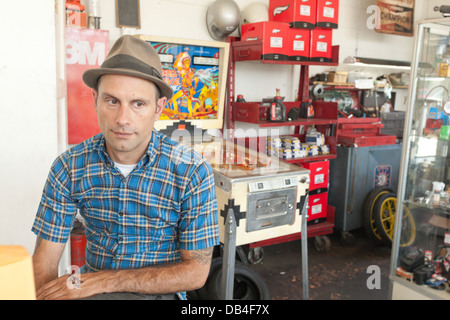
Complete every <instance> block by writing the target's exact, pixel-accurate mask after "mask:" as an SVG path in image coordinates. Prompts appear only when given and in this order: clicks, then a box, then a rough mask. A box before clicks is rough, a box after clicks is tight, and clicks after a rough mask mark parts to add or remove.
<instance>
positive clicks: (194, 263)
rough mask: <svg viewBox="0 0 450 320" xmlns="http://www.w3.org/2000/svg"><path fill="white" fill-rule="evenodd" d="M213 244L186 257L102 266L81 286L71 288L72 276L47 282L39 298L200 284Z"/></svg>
mask: <svg viewBox="0 0 450 320" xmlns="http://www.w3.org/2000/svg"><path fill="white" fill-rule="evenodd" d="M211 253H212V248H207V249H203V250H196V251H192V252H184V254H183V253H182V261H181V262H179V263H174V264H170V265H161V266H152V267H144V268H140V269H125V270H123V269H122V270H102V271H97V272H92V273H83V274H78V275H73V276H72V277H77V276H79V277H80V279H79V281H75V282H76V283H77V282H78V283H79V287H77V288H75V289H74V288H72V289H71V288H69V287H68V286H67V283H68V281H71V279H70V277H69V276H64V277H61V278H58V279H56V280H54V281H52V282H50V283H48V284H46V285H44V286H43V287H42V288H41V290H40V291H39V292H38V298H39V299H80V298H85V297H90V296H93V295H97V294H102V293H112V292H135V293H142V294H166V293H176V292H180V291H188V290H193V289H197V288H200V287H201V286H203V284H204V283H205V281H206V278H207V277H208V273H209V266H210V262H211Z"/></svg>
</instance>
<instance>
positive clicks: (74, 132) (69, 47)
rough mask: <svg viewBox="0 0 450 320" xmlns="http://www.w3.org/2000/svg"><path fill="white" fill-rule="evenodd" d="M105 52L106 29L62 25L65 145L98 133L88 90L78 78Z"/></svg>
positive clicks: (98, 61)
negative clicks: (64, 73) (63, 39)
mask: <svg viewBox="0 0 450 320" xmlns="http://www.w3.org/2000/svg"><path fill="white" fill-rule="evenodd" d="M108 51H109V31H107V30H94V29H81V28H66V73H67V120H68V131H69V132H68V134H69V141H68V142H69V144H78V143H80V142H83V141H84V140H86V139H88V138H90V137H92V136H93V135H96V134H97V133H99V132H100V129H99V126H98V123H97V114H96V112H95V109H94V100H93V99H92V92H91V89H90V88H89V87H88V86H86V84H85V83H84V82H83V80H82V78H81V77H82V75H83V72H84V71H85V70H88V69H93V68H98V67H99V66H100V65H101V64H102V63H103V61H104V60H105V57H106V55H107V54H108Z"/></svg>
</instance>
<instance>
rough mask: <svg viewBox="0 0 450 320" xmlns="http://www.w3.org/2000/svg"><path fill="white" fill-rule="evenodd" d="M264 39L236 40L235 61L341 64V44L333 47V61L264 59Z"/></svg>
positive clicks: (234, 43) (319, 64) (234, 47)
mask: <svg viewBox="0 0 450 320" xmlns="http://www.w3.org/2000/svg"><path fill="white" fill-rule="evenodd" d="M262 50H263V40H262V39H259V40H249V41H234V42H233V45H232V53H233V59H234V61H259V62H261V63H265V64H287V65H304V66H337V65H339V46H333V47H332V58H331V62H318V61H290V60H289V61H284V60H262V59H261V56H262Z"/></svg>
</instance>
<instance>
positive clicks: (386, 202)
mask: <svg viewBox="0 0 450 320" xmlns="http://www.w3.org/2000/svg"><path fill="white" fill-rule="evenodd" d="M396 210H397V197H396V195H395V193H386V194H383V195H382V196H380V197H379V198H378V200H377V201H376V202H375V207H374V213H373V214H374V219H375V223H376V225H377V228H378V230H379V232H380V235H381V236H382V237H383V240H384V241H385V243H386V244H389V245H391V244H392V238H393V236H394V222H395V215H396ZM400 225H401V235H400V244H399V245H400V247H408V246H411V245H412V244H413V243H414V241H415V239H416V222H415V219H414V216H413V215H412V214H411V211H410V210H409V209H408V207H407V206H405V205H403V215H402V221H401V222H400Z"/></svg>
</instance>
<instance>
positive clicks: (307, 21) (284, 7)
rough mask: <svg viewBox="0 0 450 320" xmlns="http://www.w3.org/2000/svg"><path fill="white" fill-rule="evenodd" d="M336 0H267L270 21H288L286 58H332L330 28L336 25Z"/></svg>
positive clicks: (293, 59) (329, 60)
mask: <svg viewBox="0 0 450 320" xmlns="http://www.w3.org/2000/svg"><path fill="white" fill-rule="evenodd" d="M338 19H339V0H270V1H269V22H279V23H284V24H287V25H288V27H289V28H288V31H287V32H286V34H285V35H286V38H285V42H286V43H287V45H286V52H285V54H286V55H287V58H286V60H289V61H299V62H301V61H315V62H331V61H332V43H333V42H332V38H333V34H332V29H336V28H337V27H338V25H339V23H338Z"/></svg>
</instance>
